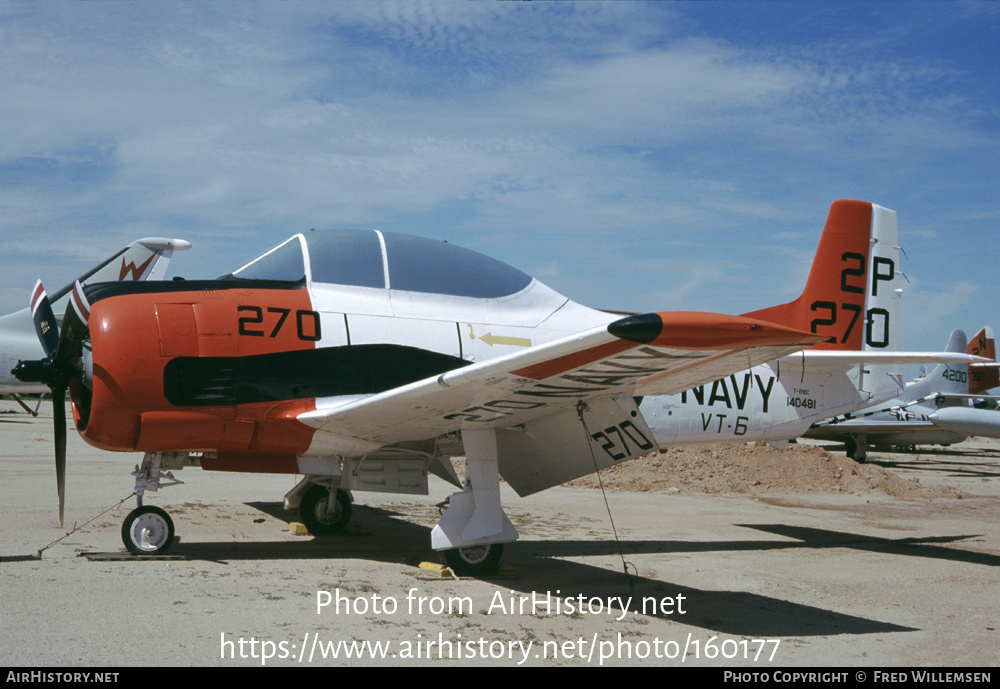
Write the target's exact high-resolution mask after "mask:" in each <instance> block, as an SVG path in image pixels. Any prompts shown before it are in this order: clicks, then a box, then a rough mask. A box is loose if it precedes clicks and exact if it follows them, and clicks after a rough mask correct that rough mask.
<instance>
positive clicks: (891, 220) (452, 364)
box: [15, 201, 965, 573]
mask: <svg viewBox="0 0 1000 689" xmlns="http://www.w3.org/2000/svg"><path fill="white" fill-rule="evenodd" d="M883 233H885V234H883ZM890 235H891V239H890V238H889V237H890ZM895 251H896V241H895V214H894V213H892V212H891V211H887V210H885V209H882V208H880V207H878V206H874V205H873V204H871V203H866V202H861V201H838V202H836V203H834V204H833V206H832V208H831V210H830V215H829V217H828V219H827V223H826V229H825V230H824V234H823V237H822V239H821V242H820V248H819V251H818V252H817V257H816V260H815V262H814V265H813V269H812V273H811V275H810V278H809V282H808V286H807V289H806V292H805V293H803V295H802V297H800V298H799V299H798V300H797V301H796V302H793V303H791V304H786V305H784V306H779V307H774V308H772V309H765V310H763V311H759V312H755V313H752V314H747V315H745V316H727V315H719V314H707V313H691V312H662V313H646V314H641V315H633V316H626V317H621V316H619V315H611V314H608V313H606V312H602V311H597V310H594V309H590V308H587V307H585V306H582V305H580V304H577V303H575V302H573V301H571V300H570V299H568V298H566V297H565V296H562V295H560V294H558V293H556V292H555V291H553V290H552V289H550V288H548V287H546V286H545V285H543V284H542V283H540V282H539V281H538V280H535V279H533V278H532V277H530V276H529V275H526V274H525V273H522V272H521V271H519V270H517V269H515V268H512V267H510V266H508V265H505V264H503V263H500V262H499V261H496V260H494V259H491V258H489V257H486V256H483V255H481V254H478V253H475V252H472V251H468V250H466V249H462V248H460V247H458V246H455V245H453V244H448V243H444V242H438V241H432V240H428V239H424V238H420V237H413V236H408V235H402V234H394V233H389V232H380V231H374V230H354V231H326V232H323V231H310V232H306V233H303V234H298V235H295V236H293V237H291V238H289V239H288V240H286V241H285V242H283V243H281V244H279V245H278V246H276V247H275V248H273V249H271V250H270V251H267V252H266V253H264V254H262V255H261V256H259V257H257V258H255V259H254V260H252V261H250V262H249V263H247V264H246V265H244V266H242V267H240V268H238V269H236V270H235V271H233V273H232V274H231V275H227V276H226V277H224V278H221V279H219V280H212V281H190V282H176V281H175V282H168V283H163V282H161V283H156V282H145V283H129V284H123V283H109V284H91V285H88V286H86V287H78V288H76V289H75V290H74V298H73V299H72V300H71V302H70V307H69V308H68V310H67V313H66V316H65V318H64V323H63V326H62V329H61V333H60V337H59V341H58V343H57V344H52V343H51V342H49V343H48V344H47V345H46V351H47V353H48V356H47V357H46V358H45V359H44V360H41V361H34V362H24V363H22V364H20V365H19V366H18V368H17V369H16V370H15V373H16V375H17V376H18V378H19V379H21V380H23V381H26V382H28V381H30V382H43V383H45V384H47V385H49V386H50V387H52V388H53V389H54V390H56V391H59V390H61V389H63V388H64V387H68V388H69V390H70V396H71V400H72V406H73V417H74V420H75V422H76V427H77V429H78V431H79V432H80V433H81V434H82V436H83V437H84V439H85V440H86V441H87V442H89V443H91V444H93V445H95V446H97V447H100V448H104V449H107V450H118V451H141V452H144V453H146V454H145V458H144V460H143V464H142V467H141V468H138V467H137V469H136V472H135V474H134V475H135V476H136V492H137V494H138V496H139V505H140V506H139V507H138V508H137V509H136V510H134V511H133V512H132V513H131V514H129V516H128V517H126V519H125V522H124V524H123V527H122V535H123V540H124V542H125V545H126V546H127V547H128V548H129V549H130V550H131V551H133V552H136V553H156V552H161V551H162V550H164V549H165V548H167V547H168V546H169V545H170V543H171V541H172V539H173V533H174V528H173V523H172V520H171V519H170V517H169V516H168V515H167V514H166V512H165V511H163V510H162V509H159V508H157V507H152V506H143V505H142V497H143V495H144V493H145V492H146V491H155V490H157V489H158V488H160V487H162V486H163V485H166V484H167V483H169V482H170V481H171V479H172V476H170V475H168V474H166V473H165V472H167V471H168V470H174V469H179V468H182V467H184V466H192V465H194V464H199V465H200V466H201V467H202V468H203V469H206V470H216V471H244V472H274V473H288V474H301V475H303V476H304V478H303V479H302V480H301V481H300V483H299V484H298V485H297V486H296V487H295V488H294V489H293V490H292V491H291V492H290V493H289V494H288V495H286V496H285V500H286V506H288V507H290V508H295V507H298V508H299V510H300V513H301V518H302V520H303V522H305V523H306V525H307V526H308V527H309V529H310V531H311V532H313V533H315V534H321V533H329V532H334V531H337V530H339V529H342V528H343V527H344V526H345V525H346V523H347V521H348V519H349V518H350V512H351V495H352V494H353V493H355V492H359V491H366V490H374V491H386V492H397V493H418V494H419V493H423V494H426V492H427V473H428V472H431V473H436V474H438V475H439V476H442V477H444V478H446V479H447V480H450V481H452V482H453V483H455V484H456V485H458V486H459V488H460V489H461V490H460V491H458V492H456V493H454V494H453V495H451V497H450V498H449V503H448V505H449V506H448V508H447V510H446V511H445V512H444V515H443V516H442V518H441V520H440V521H439V523H438V524H437V526H436V527H435V528H434V530H433V532H432V536H431V540H432V546H433V547H434V548H435V549H437V550H443V551H445V555H446V559H447V560H448V562H449V563H450V564H451V565H452V566H453V567H454V568H455V569H456V570H458V571H463V572H472V573H476V572H484V571H488V570H489V569H491V568H493V567H495V566H496V564H497V563H498V562H499V559H500V557H501V555H500V554H501V552H502V544H503V543H506V542H510V541H513V540H515V539H516V538H517V532H516V530H515V528H514V526H513V525H512V524H511V522H510V520H509V519H508V518H507V517H506V515H505V514H504V511H503V508H502V505H501V500H500V483H499V476H503V478H504V479H505V480H506V482H507V483H508V484H510V485H511V486H512V487H513V488H514V490H515V491H517V492H518V493H519V494H520V495H527V494H531V493H535V492H538V491H541V490H544V489H546V488H549V487H551V486H555V485H558V484H560V483H563V482H565V481H568V480H571V479H573V478H576V477H579V476H582V475H584V474H587V473H590V472H592V471H594V470H598V469H602V468H605V467H608V466H611V465H613V464H616V463H619V462H622V461H625V460H627V459H630V458H633V457H636V456H639V455H642V454H646V453H648V452H650V451H652V450H656V449H657V448H658V447H660V442H659V441H658V439H657V438H658V437H659V435H658V434H657V433H655V432H654V429H653V428H651V426H650V424H649V423H648V419H647V418H646V415H645V411H644V409H645V408H646V406H647V405H646V402H645V401H643V403H642V405H641V408H640V405H639V404H638V400H640V399H644V400H652V401H654V402H655V399H656V397H657V396H663V395H674V394H678V393H681V392H683V391H685V390H690V389H692V388H695V387H697V386H700V385H705V384H709V383H712V382H713V381H720V380H728V379H729V377H730V376H734V377H735V380H736V381H745V382H744V383H743V387H740V388H739V391H736V390H733V391H732V394H733V395H743V396H745V395H749V392H748V391H747V390H748V388H747V387H746V386H748V385H750V382H749V381H751V380H756V374H755V373H753V371H754V370H755V369H753V367H755V366H758V365H761V364H764V363H765V362H769V361H774V360H778V361H779V362H788V363H781V364H779V366H780V367H781V368H780V371H779V373H778V374H777V375H778V376H780V377H781V380H782V383H781V384H782V385H785V384H786V383H785V381H786V379H787V378H788V377H789V375H790V376H791V377H796V376H800V372H801V369H802V367H801V364H800V363H798V362H800V361H806V360H807V359H803V355H802V354H794V355H793V353H795V352H801V350H803V349H806V348H808V347H811V346H813V345H819V346H820V347H839V346H841V345H846V346H848V347H851V348H852V349H853V350H855V351H846V352H845V351H826V350H824V351H820V352H819V353H818V354H816V355H812V354H810V355H809V356H815V357H819V358H821V359H823V360H836V362H837V366H841V367H845V368H849V367H852V366H853V367H854V369H855V370H856V373H855V374H854V376H853V378H852V377H851V375H849V374H848V375H845V376H844V377H843V380H841V379H838V381H837V384H836V385H831V386H830V387H829V388H825V392H824V396H823V397H816V396H809V395H806V394H805V393H803V394H802V395H801V397H800V398H801V400H803V403H802V404H801V405H800V406H799V407H798V409H802V408H808V409H809V411H810V413H811V412H812V411H814V410H813V409H812V408H811V406H812V405H814V404H815V405H822V406H826V407H829V408H841V407H842V406H844V405H846V404H857V403H858V398H859V396H860V397H863V398H864V400H865V403H866V404H870V403H871V402H872V401H874V400H877V399H878V398H879V396H881V395H883V394H890V392H892V393H895V392H896V391H898V389H899V386H900V382H899V381H900V380H901V377H898V376H897V374H895V373H893V372H890V375H888V376H887V375H886V374H884V373H882V371H881V369H880V368H879V366H884V365H886V364H888V363H892V362H896V361H904V360H905V361H911V360H913V359H912V358H909V359H908V358H906V356H905V355H903V354H901V353H898V352H892V351H887V350H888V347H889V344H890V342H892V341H893V339H894V334H893V333H895V332H896V331H895V329H896V328H898V326H899V323H898V322H897V320H896V319H895V317H894V316H893V313H894V311H893V310H892V308H890V306H889V305H888V304H890V303H891V301H892V300H893V299H897V300H898V295H895V294H893V285H894V284H895V283H894V281H895V279H896V270H895V266H896V262H895V259H894V258H893V256H894V253H893V252H895ZM869 293H871V296H869ZM876 293H877V294H876ZM46 308H47V300H45V299H42V300H40V306H39V313H41V314H42V316H41V317H40V318H39V319H38V320H39V322H40V323H42V324H48V326H47V327H48V328H49V329H52V328H54V325H53V324H54V317H53V316H52V312H51V309H48V310H47V311H46ZM44 329H45V328H43V327H41V326H40V327H39V330H44ZM42 339H43V341H44V340H45V338H44V337H42ZM827 342H828V343H829V344H827V345H824V344H823V343H827ZM862 345H867V347H868V351H864V349H863V347H862ZM789 355H793V360H791V361H789V360H788V359H785V358H784V357H788V356H789ZM949 356H950V355H949ZM963 356H965V355H963ZM920 360H926V359H920ZM863 361H875V363H876V364H877V366H864V367H860V366H859V364H860V363H861V362H863ZM748 368H749V369H750V371H751V373H749V374H747V373H744V372H745V371H746V370H747V369H748ZM748 376H749V377H748ZM775 385H776V383H775ZM767 389H768V390H773V389H774V388H767ZM859 391H860V392H859ZM841 393H843V394H844V395H846V398H845V399H840V397H839V396H840V395H841ZM713 394H715V393H713ZM772 394H773V393H772ZM890 396H891V395H890ZM56 398H59V395H58V394H56ZM731 399H732V398H731ZM810 400H811V401H810ZM845 400H846V401H845ZM838 405H839V406H838ZM58 406H59V405H58V404H57V407H58ZM652 407H655V404H653V405H651V408H652ZM57 416H58V412H57ZM826 416H829V413H826V414H824V416H823V417H821V418H825V417H826ZM734 422H735V423H736V424H739V423H740V422H739V421H737V420H735V419H734ZM743 423H744V424H749V420H746V421H744V422H743ZM735 435H737V436H739V433H736V434H735ZM736 439H742V437H737V438H736ZM455 456H465V457H466V459H467V466H466V473H465V480H464V482H460V481H459V480H458V478H457V476H456V474H455V471H454V469H453V468H452V466H451V458H452V457H455ZM56 460H57V461H56V464H57V483H58V485H59V488H60V510H62V503H63V495H64V484H65V449H64V448H63V449H62V450H61V454H60V449H59V447H58V444H57V450H56Z"/></svg>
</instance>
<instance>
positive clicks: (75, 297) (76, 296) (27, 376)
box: [11, 280, 90, 527]
mask: <svg viewBox="0 0 1000 689" xmlns="http://www.w3.org/2000/svg"><path fill="white" fill-rule="evenodd" d="M31 317H32V320H33V321H34V324H35V332H36V333H37V335H38V340H39V342H41V343H42V348H43V349H44V350H45V358H44V359H39V360H37V361H21V362H18V364H17V366H15V367H14V370H13V371H11V373H13V374H14V377H16V378H17V379H18V380H20V381H21V382H24V383H44V384H45V385H47V386H48V388H49V389H50V390H51V391H52V420H53V426H54V430H55V452H56V486H57V488H58V491H59V526H60V527H61V526H62V525H63V512H64V509H65V505H66V392H67V390H68V389H69V385H70V383H71V382H72V381H73V380H74V379H77V378H80V377H81V373H82V369H81V367H80V363H79V362H80V356H81V354H82V352H83V341H84V339H85V338H86V336H87V320H88V319H89V318H90V304H89V302H88V301H87V298H86V296H85V295H84V294H83V288H82V287H81V286H80V283H79V281H77V282H76V284H74V285H73V292H72V294H71V296H70V300H69V305H68V306H67V308H66V313H65V314H64V315H63V324H62V331H61V332H60V329H59V324H58V323H57V322H56V318H55V314H54V313H53V311H52V304H51V303H50V302H49V297H48V294H46V292H45V288H44V287H43V286H42V282H41V280H39V281H38V282H37V283H36V284H35V289H34V290H33V291H32V294H31Z"/></svg>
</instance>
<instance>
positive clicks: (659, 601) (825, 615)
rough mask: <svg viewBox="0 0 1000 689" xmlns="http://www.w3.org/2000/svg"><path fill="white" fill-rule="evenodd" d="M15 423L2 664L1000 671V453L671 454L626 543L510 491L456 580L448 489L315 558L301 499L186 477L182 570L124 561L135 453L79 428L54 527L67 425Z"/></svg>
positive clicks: (559, 497) (637, 492) (179, 504)
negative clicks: (433, 543)
mask: <svg viewBox="0 0 1000 689" xmlns="http://www.w3.org/2000/svg"><path fill="white" fill-rule="evenodd" d="M2 404H3V406H2V410H4V411H6V412H8V413H3V414H0V442H2V448H3V452H2V455H3V459H2V461H0V491H2V497H0V511H2V526H0V582H2V583H0V591H2V596H0V620H2V622H3V626H2V629H3V631H2V641H0V657H2V658H3V662H4V664H5V665H8V666H21V667H41V666H46V667H57V668H67V667H86V666H93V667H98V668H100V667H109V666H114V667H127V666H148V665H161V666H163V665H173V666H201V665H221V666H253V665H261V664H266V665H268V666H289V665H293V664H299V665H307V664H312V665H334V666H339V665H387V664H405V665H428V664H430V665H436V666H441V665H444V666H451V665H517V664H522V663H523V664H524V665H532V666H537V665H576V666H582V665H593V666H597V665H599V664H603V665H605V666H621V665H629V666H636V665H655V666H672V665H677V666H680V665H682V664H684V665H696V666H697V665H710V666H717V667H743V668H758V669H767V668H773V667H787V666H827V667H845V666H881V667H888V666H975V665H995V664H997V661H998V656H997V648H998V646H1000V635H998V631H997V627H998V624H1000V619H998V610H1000V602H998V597H997V591H998V586H997V585H998V583H1000V441H976V440H973V441H970V442H967V443H965V444H962V445H960V446H956V447H955V448H953V449H951V450H943V449H933V450H928V451H924V452H920V453H898V452H893V453H887V452H879V451H875V452H872V453H871V454H870V462H869V464H868V465H864V466H860V465H855V464H854V463H853V462H851V461H849V460H847V459H846V458H844V457H843V454H842V452H840V449H839V447H836V446H833V445H830V444H825V443H819V444H818V445H816V444H814V445H808V446H798V447H797V446H795V445H792V446H790V448H789V450H788V451H787V452H785V453H779V452H777V451H776V450H773V449H772V448H768V447H766V446H765V447H758V446H747V445H738V446H710V447H690V448H683V449H672V450H670V451H668V452H667V453H664V454H658V455H654V456H652V457H649V458H643V459H639V460H635V461H634V462H630V463H627V464H626V465H623V466H622V467H618V468H617V469H618V471H617V472H616V471H612V472H609V473H608V474H607V475H605V476H604V478H603V480H604V484H605V488H606V489H607V492H606V497H607V503H608V505H609V507H610V511H611V515H612V517H613V519H614V529H613V528H612V525H611V522H610V520H609V517H608V507H606V506H605V495H604V494H603V493H602V491H601V490H600V489H596V488H591V487H586V486H587V485H588V484H589V485H596V482H594V481H593V480H586V481H582V482H579V483H580V484H582V485H579V484H578V485H575V486H573V487H560V488H557V489H553V490H549V491H546V492H543V493H541V494H538V495H535V496H531V497H529V498H525V499H521V498H518V497H517V496H515V495H514V494H513V493H512V492H509V493H505V495H504V504H505V506H506V510H507V513H508V515H509V516H510V518H511V520H512V521H513V522H514V524H515V526H516V527H517V528H518V530H519V531H520V534H521V540H520V541H518V542H517V543H514V544H510V545H508V546H507V549H506V552H505V555H504V560H503V564H504V565H505V570H504V571H503V572H502V573H501V575H499V576H497V577H495V578H491V579H488V580H474V579H463V580H453V579H450V578H435V577H434V576H430V575H424V574H422V570H421V569H419V568H418V564H419V563H420V562H421V561H437V559H436V556H435V554H434V553H433V552H432V551H431V550H430V546H429V544H430V529H431V528H432V526H433V525H434V523H435V522H436V520H437V516H438V511H437V508H436V507H435V503H437V502H440V501H441V500H443V499H444V498H445V497H446V496H447V495H448V494H449V493H450V492H451V490H452V489H451V487H450V486H448V485H447V484H444V483H443V482H441V481H438V480H437V479H435V478H432V479H431V481H432V483H431V495H430V496H428V497H419V496H393V495H384V494H372V493H359V494H357V495H355V509H354V517H353V521H352V524H351V526H350V527H349V528H348V530H347V531H346V532H345V533H344V534H341V535H338V536H336V537H330V538H322V539H315V538H312V537H311V536H297V535H293V534H292V533H291V532H290V530H289V522H291V521H295V520H296V519H297V515H296V514H294V513H287V512H285V511H284V510H283V506H282V496H283V495H284V493H285V492H287V491H288V490H290V489H291V488H292V486H293V485H294V483H295V480H296V478H297V477H291V476H265V475H249V474H227V473H212V472H204V471H202V470H201V469H185V470H184V471H180V472H175V475H176V477H177V478H178V479H180V480H182V481H184V482H185V485H182V486H176V487H170V488H166V489H163V490H161V491H160V492H159V493H157V494H149V495H147V498H146V504H151V505H157V506H160V507H163V508H164V509H166V510H167V511H168V512H169V513H170V514H171V516H172V517H173V520H174V523H175V526H176V530H177V535H178V537H179V539H180V540H179V542H177V543H175V545H174V547H173V548H172V549H171V552H170V557H165V558H159V559H145V560H141V559H136V558H132V557H121V556H120V555H119V554H120V553H124V549H123V547H122V544H121V537H120V529H121V522H122V519H123V518H124V517H125V515H126V514H127V513H128V512H129V511H130V510H131V509H132V508H133V507H135V498H131V499H129V500H127V501H125V502H124V504H121V505H120V506H119V507H117V509H110V510H109V511H107V512H105V513H104V514H101V513H102V512H103V511H104V510H108V509H109V508H112V507H114V506H115V505H117V504H118V503H119V501H120V500H122V499H123V498H125V497H126V496H128V495H130V493H131V492H132V487H133V479H132V477H131V476H130V472H131V471H132V469H133V466H134V465H135V464H137V463H138V462H139V461H140V460H141V456H140V455H139V454H113V453H107V452H101V451H99V450H96V449H93V448H90V447H88V446H87V445H85V444H84V443H83V442H82V440H80V438H79V437H78V436H77V435H76V434H75V433H73V432H71V433H70V437H69V452H68V454H69V462H68V467H69V468H68V479H67V508H66V527H65V528H63V529H60V528H59V525H58V518H57V507H56V505H57V501H56V490H55V476H54V470H53V464H54V462H53V459H52V447H51V439H52V428H51V425H52V420H51V408H50V406H47V405H48V403H46V404H45V405H43V407H42V414H41V415H40V416H39V418H37V419H32V418H31V417H30V416H28V415H27V414H24V413H9V412H12V411H13V410H14V409H15V408H16V407H15V405H13V403H7V402H4V403H2ZM823 448H829V449H830V450H831V452H826V451H825V450H824V449H823ZM916 481H919V483H917V482H916ZM505 490H506V488H505ZM95 515H100V516H97V517H96V519H93V521H91V522H90V523H89V524H87V525H86V526H81V527H80V528H78V530H76V531H75V532H73V533H71V534H70V535H69V536H68V537H65V538H63V539H62V540H60V541H59V542H57V543H55V544H54V545H52V546H51V547H49V548H47V549H45V550H44V552H43V553H42V556H41V559H36V557H35V555H36V553H37V552H38V551H39V550H40V549H42V548H45V547H46V546H48V545H49V544H51V543H52V542H53V541H56V540H57V539H59V538H60V537H62V536H63V535H64V534H65V533H66V532H68V531H70V530H71V529H73V525H74V523H76V524H83V523H84V522H86V521H87V520H90V519H92V518H93V517H95ZM615 529H616V530H617V537H618V539H617V541H616V538H615ZM619 551H620V552H621V553H622V554H619ZM85 554H90V555H91V557H92V558H93V559H89V558H87V557H84V556H83V555H85ZM103 554H111V555H103ZM623 557H624V560H625V561H626V562H627V563H629V564H628V569H629V572H630V575H631V576H626V574H625V573H624V571H623V564H622V559H623ZM548 592H551V594H552V596H553V597H555V596H558V598H559V599H560V609H558V610H557V609H555V607H554V605H553V607H551V608H549V609H546V608H545V606H544V603H545V602H546V601H549V602H552V603H554V602H555V600H554V598H547V597H546V594H547V593H548ZM557 592H558V593H557ZM338 597H339V601H340V605H341V609H340V611H339V612H338V611H336V610H335V601H336V600H337V599H338ZM533 598H534V601H535V602H536V603H538V605H536V606H535V607H534V608H532V606H531V602H532V599H533ZM629 598H631V599H632V602H631V604H629V605H627V606H626V609H624V610H623V609H622V605H621V603H620V602H619V601H620V599H624V600H626V601H628V599H629ZM567 599H570V600H569V602H567ZM321 602H327V603H329V605H326V606H323V607H320V606H319V605H318V604H319V603H321ZM581 602H584V605H583V606H582V607H583V610H580V609H578V608H580V607H581V606H580V603H581ZM654 603H655V604H656V610H655V611H654V610H652V609H651V608H652V607H653V604H654ZM643 606H645V609H644V608H643ZM376 642H377V643H379V644H380V646H378V647H377V648H376V647H374V646H373V644H375V643H376ZM352 644H353V645H352ZM362 644H367V645H364V646H362ZM324 652H325V654H326V656H327V657H325V658H324V657H322V655H323V653H324ZM334 652H336V653H337V654H338V657H336V658H334V657H332V654H333V653H334ZM347 652H353V653H354V654H355V655H358V654H360V656H361V657H353V658H347V657H346V655H345V654H346V653H347ZM373 654H374V655H382V656H384V658H381V657H372V656H373ZM265 656H270V657H265ZM629 656H631V657H629Z"/></svg>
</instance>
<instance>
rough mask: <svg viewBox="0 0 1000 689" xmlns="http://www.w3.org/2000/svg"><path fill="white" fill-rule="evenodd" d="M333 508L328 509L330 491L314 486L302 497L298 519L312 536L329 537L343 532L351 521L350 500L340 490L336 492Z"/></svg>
mask: <svg viewBox="0 0 1000 689" xmlns="http://www.w3.org/2000/svg"><path fill="white" fill-rule="evenodd" d="M333 504H334V507H333V509H332V510H331V509H330V491H329V490H328V489H327V488H325V487H324V486H320V485H314V486H311V487H310V488H309V490H307V491H306V494H305V495H303V496H302V503H301V504H300V505H299V517H300V518H301V519H302V523H303V524H305V525H306V528H307V529H309V533H311V534H313V535H314V536H329V535H331V534H335V533H338V532H340V531H343V530H344V527H346V526H347V523H348V522H350V521H351V498H350V497H348V495H347V493H346V492H345V491H342V490H338V491H337V499H336V500H334V503H333Z"/></svg>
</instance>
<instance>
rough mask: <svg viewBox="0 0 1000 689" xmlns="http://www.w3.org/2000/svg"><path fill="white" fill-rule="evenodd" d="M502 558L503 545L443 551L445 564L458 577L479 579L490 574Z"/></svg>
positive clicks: (492, 544) (471, 546)
mask: <svg viewBox="0 0 1000 689" xmlns="http://www.w3.org/2000/svg"><path fill="white" fill-rule="evenodd" d="M501 557H503V543H487V544H485V545H470V546H467V547H465V548H455V549H453V550H446V551H444V559H445V562H447V563H448V566H449V567H451V569H452V571H453V572H455V574H458V575H459V576H471V577H479V576H483V575H486V574H492V573H494V572H495V571H497V567H498V566H499V565H500V558H501Z"/></svg>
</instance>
